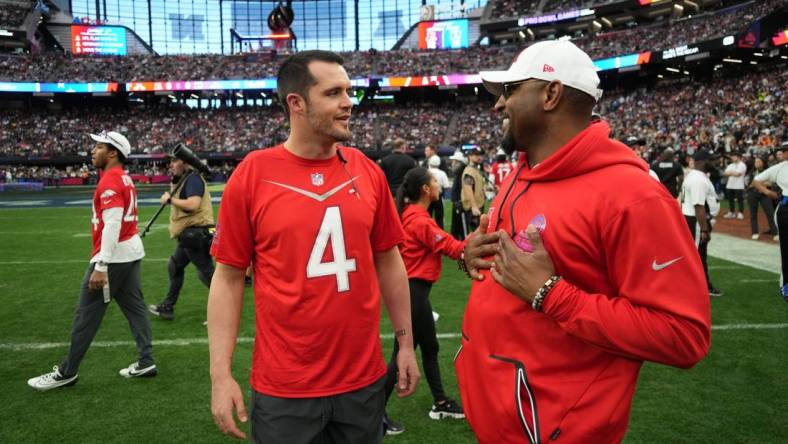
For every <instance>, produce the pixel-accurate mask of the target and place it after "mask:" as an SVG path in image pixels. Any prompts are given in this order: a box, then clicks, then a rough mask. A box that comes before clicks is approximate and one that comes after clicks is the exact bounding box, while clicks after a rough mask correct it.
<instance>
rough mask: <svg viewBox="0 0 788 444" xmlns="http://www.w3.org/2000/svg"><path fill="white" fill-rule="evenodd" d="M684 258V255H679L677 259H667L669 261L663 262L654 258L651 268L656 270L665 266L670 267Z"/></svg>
mask: <svg viewBox="0 0 788 444" xmlns="http://www.w3.org/2000/svg"><path fill="white" fill-rule="evenodd" d="M683 258H684V257H683V256H682V257H677V258H676V259H673V260H671V261H667V262H665V263H662V264H658V263H657V260H656V259H654V262H652V263H651V269H652V270H654V271H659V270H662V269H663V268H667V267H670V266H671V265H673V264H675V263H676V262H678V261H680V260H682V259H683Z"/></svg>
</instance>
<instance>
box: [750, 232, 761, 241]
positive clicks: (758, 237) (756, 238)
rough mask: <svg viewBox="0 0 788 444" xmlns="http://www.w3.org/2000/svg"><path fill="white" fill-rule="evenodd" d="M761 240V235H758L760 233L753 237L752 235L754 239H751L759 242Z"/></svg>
mask: <svg viewBox="0 0 788 444" xmlns="http://www.w3.org/2000/svg"><path fill="white" fill-rule="evenodd" d="M760 238H761V235H760V234H758V233H755V234H753V235H752V238H751V239H752V240H758V239H760Z"/></svg>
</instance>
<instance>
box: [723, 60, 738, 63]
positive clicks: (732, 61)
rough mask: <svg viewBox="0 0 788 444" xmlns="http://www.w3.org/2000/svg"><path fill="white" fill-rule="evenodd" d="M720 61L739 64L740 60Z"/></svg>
mask: <svg viewBox="0 0 788 444" xmlns="http://www.w3.org/2000/svg"><path fill="white" fill-rule="evenodd" d="M722 61H723V62H728V63H741V60H739V59H722Z"/></svg>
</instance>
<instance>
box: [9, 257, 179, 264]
mask: <svg viewBox="0 0 788 444" xmlns="http://www.w3.org/2000/svg"><path fill="white" fill-rule="evenodd" d="M168 260H170V258H168V257H167V258H157V257H152V258H148V257H146V258H143V259H142V261H143V262H167V261H168ZM88 262H90V259H61V260H47V261H0V265H44V264H85V265H87V264H88Z"/></svg>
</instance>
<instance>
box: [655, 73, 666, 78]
mask: <svg viewBox="0 0 788 444" xmlns="http://www.w3.org/2000/svg"><path fill="white" fill-rule="evenodd" d="M657 78H659V79H664V78H665V76H663V75H662V74H657Z"/></svg>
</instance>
